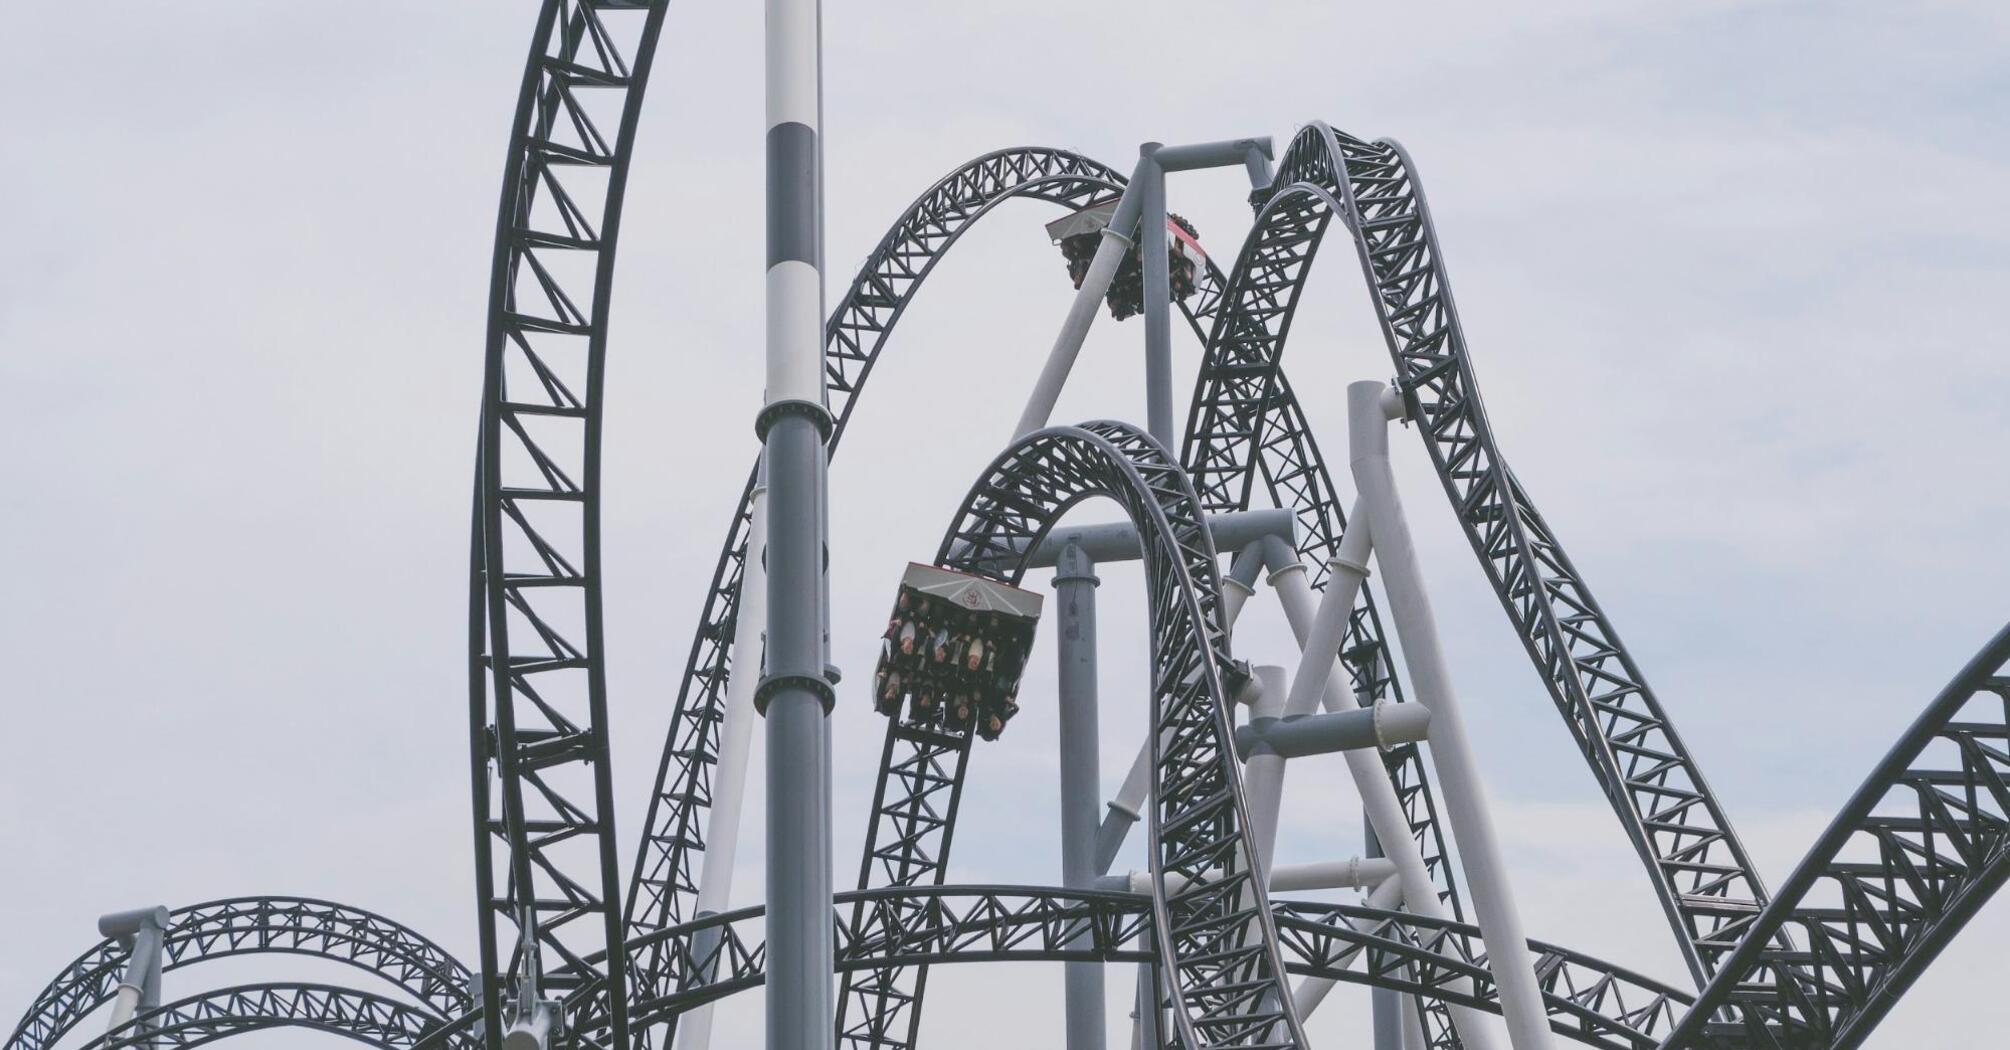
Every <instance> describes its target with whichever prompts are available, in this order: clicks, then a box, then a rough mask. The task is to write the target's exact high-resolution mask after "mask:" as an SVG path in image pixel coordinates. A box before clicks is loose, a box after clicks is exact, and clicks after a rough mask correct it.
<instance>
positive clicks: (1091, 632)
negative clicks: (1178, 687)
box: [1054, 544, 1108, 1050]
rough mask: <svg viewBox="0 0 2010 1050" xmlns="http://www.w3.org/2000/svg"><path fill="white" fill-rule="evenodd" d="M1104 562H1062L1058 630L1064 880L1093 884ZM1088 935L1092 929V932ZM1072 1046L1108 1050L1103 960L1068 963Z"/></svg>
mask: <svg viewBox="0 0 2010 1050" xmlns="http://www.w3.org/2000/svg"><path fill="white" fill-rule="evenodd" d="M1099 582H1100V581H1099V580H1097V579H1096V564H1095V562H1094V561H1092V560H1091V559H1090V558H1089V556H1088V555H1087V554H1084V553H1083V552H1082V549H1081V548H1080V547H1077V546H1075V545H1073V544H1070V545H1068V546H1067V547H1066V548H1064V549H1063V550H1062V551H1061V556H1060V559H1059V561H1058V562H1057V563H1056V565H1055V572H1054V591H1055V602H1054V604H1055V607H1056V609H1057V611H1058V613H1059V615H1058V617H1057V619H1056V622H1055V629H1056V630H1055V633H1056V635H1057V636H1058V638H1059V644H1058V645H1057V646H1056V652H1058V653H1059V657H1060V735H1061V739H1060V752H1059V753H1060V756H1061V884H1062V885H1063V886H1066V887H1068V888H1070V889H1089V888H1091V887H1092V886H1093V884H1094V883H1095V880H1096V876H1097V875H1098V874H1099V872H1097V870H1096V832H1097V819H1096V811H1097V803H1098V802H1099V801H1101V799H1100V794H1101V791H1102V775H1101V772H1100V770H1099V768H1098V758H1099V752H1098V750H1097V743H1096V730H1097V719H1098V717H1099V707H1098V701H1097V692H1096V685H1097V682H1096V585H1097V584H1098V583H1099ZM1084 936H1086V933H1085V934H1084ZM1065 981H1066V986H1065V989H1066V1011H1067V1033H1068V1043H1067V1045H1068V1050H1103V1042H1104V1038H1105V1033H1106V1032H1107V1030H1108V1023H1107V1019H1106V1018H1105V1015H1104V1003H1103V966H1102V964H1101V963H1094V962H1071V963H1068V964H1067V970H1066V974H1065Z"/></svg>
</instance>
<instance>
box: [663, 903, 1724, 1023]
mask: <svg viewBox="0 0 2010 1050" xmlns="http://www.w3.org/2000/svg"><path fill="white" fill-rule="evenodd" d="M837 908H838V917H839V921H838V931H837V935H838V940H837V943H838V955H837V967H838V969H839V971H840V972H843V973H857V972H861V971H864V970H870V969H875V968H883V967H886V966H889V965H907V966H919V965H930V966H933V965H948V964H957V963H965V962H1066V961H1097V962H1103V963H1136V962H1146V961H1150V960H1151V959H1152V958H1153V953H1152V952H1151V951H1150V949H1149V948H1148V944H1149V940H1148V938H1146V937H1145V936H1144V934H1145V933H1146V932H1147V928H1148V925H1149V923H1150V922H1151V910H1152V904H1151V897H1150V896H1149V895H1147V894H1138V893H1102V892H1095V891H1086V890H1070V889H1063V888H1060V887H1045V886H917V887H881V888H877V889H871V890H855V891H848V892H845V893H840V894H839V895H838V901H837ZM1271 913H1272V916H1273V921H1274V924H1275V926H1276V928H1277V931H1278V938H1279V946H1280V951H1281V952H1282V956H1283V959H1284V962H1285V965H1286V968H1287V969H1288V970H1289V971H1290V972H1291V973H1293V974H1296V975H1300V976H1303V977H1311V978H1328V979H1333V980H1337V981H1342V982H1346V983H1351V984H1356V985H1363V986H1368V987H1375V988H1393V989H1396V990H1399V991H1403V992H1406V993H1409V994H1413V995H1416V996H1418V997H1419V998H1422V999H1424V1000H1426V1001H1430V1002H1438V1003H1445V1002H1449V1003H1456V1004H1458V1005H1462V1006H1470V1007H1473V1008H1475V1009H1479V1010H1486V1011H1489V1012H1494V1013H1498V1012H1499V1010H1500V1005H1499V1001H1498V997H1497V995H1496V993H1495V991H1494V987H1493V978H1492V975H1491V973H1490V972H1489V971H1488V969H1487V966H1486V959H1485V949H1484V946H1483V945H1482V944H1481V942H1480V936H1479V930H1478V929H1477V928H1476V927H1474V926H1472V925H1470V924H1467V923H1461V922H1436V921H1433V920H1429V919H1424V918H1421V917H1419V916H1416V915H1410V914H1407V913H1403V912H1387V911H1377V910H1375V909H1371V908H1365V907H1358V906H1353V905H1341V904H1329V903H1313V902H1300V901H1275V902H1273V903H1272V904H1271ZM760 920H761V909H760V908H759V907H751V908H743V909H739V910H737V911H733V912H729V913H726V914H723V915H714V916H707V917H706V918H704V919H700V920H695V921H692V922H688V923H684V924H681V925H678V926H672V927H667V928H665V929H662V930H658V931H656V932H654V933H652V934H650V935H649V936H648V938H647V940H646V946H647V947H648V948H649V949H650V950H649V951H648V952H647V953H646V954H647V955H648V956H650V957H652V958H660V959H664V960H666V962H665V963H664V964H663V965H661V966H655V967H648V966H638V968H637V970H636V971H635V1001H634V1003H633V1005H632V1006H631V1008H630V1015H631V1016H632V1017H633V1018H635V1019H636V1023H638V1024H646V1025H655V1024H659V1023H661V1022H662V1021H663V1020H664V1019H665V1018H668V1017H671V1016H675V1015H676V1014H679V1013H682V1012H684V1011H688V1010H690V1009H692V1008H694V1007H696V1006H698V1005H700V1004H702V1003H706V1002H713V1001H716V1000H719V999H722V998H725V997H728V996H731V995H735V994H738V993H741V992H744V991H748V990H750V989H753V988H757V987H759V986H760V984H761V982H762V980H763V975H764V970H765V953H764V950H763V946H762V943H761V939H760V926H761V921H760ZM644 946H645V945H644V943H642V942H638V944H637V945H635V946H634V947H635V948H637V949H640V948H642V947H644ZM1530 947H1531V949H1533V950H1534V952H1535V954H1536V957H1537V967H1536V968H1537V970H1538V972H1539V973H1540V974H1541V975H1542V989H1543V1001H1544V1006H1545V1008H1546V1010H1547V1011H1548V1014H1549V1018H1550V1025H1551V1028H1552V1030H1553V1031H1555V1032H1557V1033H1558V1034H1559V1035H1563V1036H1565V1037H1567V1038H1570V1039H1573V1040H1575V1041H1577V1042H1580V1043H1584V1044H1585V1045H1588V1046H1594V1047H1603V1048H1607V1050H1648V1048H1651V1047H1654V1046H1655V1045H1656V1043H1657V1041H1658V1040H1659V1039H1660V1038H1661V1036H1662V1035H1663V1034H1664V1033H1665V1032H1666V1031H1667V1030H1668V1029H1669V1027H1670V1026H1671V1025H1672V1023H1673V1021H1674V1019H1675V1018H1676V1017H1677V1016H1679V1015H1680V1014H1681V1013H1682V1012H1683V1010H1685V1009H1686V1008H1687V1007H1688V1005H1689V1003H1690V1002H1691V997H1690V996H1689V995H1688V994H1687V993H1685V992H1683V991H1681V990H1679V989H1676V988H1673V987H1670V986H1668V985H1665V984H1661V983H1659V982H1657V981H1654V980H1652V979H1650V978H1647V977H1642V976H1640V975H1639V974H1636V973H1633V972H1631V971H1629V970H1626V969H1625V968H1623V967H1618V966H1613V965H1612V964H1610V963H1606V962H1603V961H1601V960H1598V959H1595V958H1592V957H1590V956H1587V955H1583V954H1581V953H1578V952H1573V951H1570V950H1568V949H1565V948H1559V947H1557V946H1555V945H1550V944H1544V943H1542V942H1539V941H1532V942H1530Z"/></svg>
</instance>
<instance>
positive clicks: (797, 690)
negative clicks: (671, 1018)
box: [756, 414, 835, 1050]
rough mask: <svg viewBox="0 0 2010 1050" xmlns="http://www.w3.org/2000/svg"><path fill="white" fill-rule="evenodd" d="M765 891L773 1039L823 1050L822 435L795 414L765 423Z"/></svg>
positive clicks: (826, 900)
mask: <svg viewBox="0 0 2010 1050" xmlns="http://www.w3.org/2000/svg"><path fill="white" fill-rule="evenodd" d="M767 467H768V648H767V654H768V666H767V675H766V677H765V678H764V679H763V680H762V685H761V695H759V696H757V697H756V704H757V706H759V707H761V709H762V713H763V714H765V715H766V716H767V744H768V759H767V807H768V808H767V816H768V832H767V843H768V850H767V887H768V890H767V897H768V951H769V953H770V955H771V958H770V960H769V964H768V966H769V974H770V978H769V982H770V983H769V991H768V997H767V1010H768V1046H769V1047H770V1050H823V1048H827V1047H829V1046H830V1045H831V1040H832V1039H833V1038H834V1033H833V1030H832V1027H831V1024H832V1018H833V1016H834V1010H833V1008H834V1001H833V999H832V991H831V981H832V958H833V952H834V951H835V945H834V944H833V942H832V933H831V923H830V909H831V896H832V884H831V870H830V864H829V862H828V858H829V856H830V844H829V841H828V840H829V837H830V824H829V818H828V807H827V806H826V804H825V799H824V794H825V791H826V785H827V784H828V775H827V772H826V769H825V766H826V755H827V754H828V749H827V746H826V743H825V739H824V738H825V736H826V735H828V733H829V724H828V722H827V721H826V719H825V715H826V705H827V703H828V702H829V700H830V697H831V692H830V686H829V684H828V683H827V682H826V681H825V679H824V677H823V674H824V661H823V644H824V643H823V625H822V624H821V623H820V620H821V619H822V617H821V615H820V614H821V612H822V602H821V600H820V594H819V591H820V583H819V580H818V577H819V575H820V574H821V572H822V561H823V542H822V537H821V536H820V535H818V533H819V531H820V529H819V526H820V525H821V524H822V518H821V515H820V513H819V507H820V503H821V500H820V497H819V490H820V489H821V487H822V485H823V482H824V441H823V435H822V434H821V433H820V432H819V430H818V428H817V427H816V425H815V423H814V422H813V421H812V420H810V419H809V418H807V417H805V416H801V415H794V414H790V415H783V416H780V417H778V418H777V419H775V421H774V423H773V425H772V426H770V427H769V429H768V435H767Z"/></svg>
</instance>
